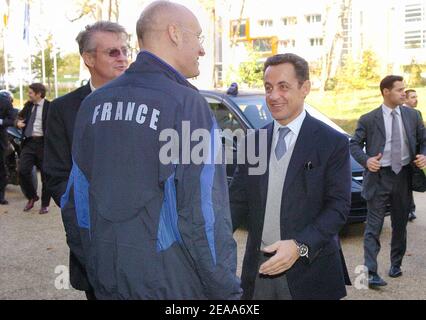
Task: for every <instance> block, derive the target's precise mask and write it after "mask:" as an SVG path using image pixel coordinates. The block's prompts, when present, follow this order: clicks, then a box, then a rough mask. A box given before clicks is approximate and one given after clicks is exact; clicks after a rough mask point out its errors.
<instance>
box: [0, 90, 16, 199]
mask: <svg viewBox="0 0 426 320" xmlns="http://www.w3.org/2000/svg"><path fill="white" fill-rule="evenodd" d="M12 103H13V96H12V93H10V92H9V91H6V90H1V91H0V205H7V204H9V202H8V201H7V200H6V199H5V189H6V185H7V175H6V168H5V156H6V151H7V131H6V129H7V127H9V126H13V125H14V120H15V119H14V116H13V105H12Z"/></svg>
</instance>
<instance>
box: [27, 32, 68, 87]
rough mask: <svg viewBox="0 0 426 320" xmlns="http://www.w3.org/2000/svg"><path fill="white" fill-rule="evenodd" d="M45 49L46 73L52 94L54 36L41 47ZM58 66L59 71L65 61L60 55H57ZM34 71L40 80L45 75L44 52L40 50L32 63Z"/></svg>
mask: <svg viewBox="0 0 426 320" xmlns="http://www.w3.org/2000/svg"><path fill="white" fill-rule="evenodd" d="M40 47H42V48H44V57H45V72H46V78H47V87H48V90H49V93H50V92H51V88H52V81H53V77H54V66H53V63H54V62H53V59H52V55H53V51H54V50H53V49H54V48H53V42H52V35H51V34H50V35H48V36H47V38H46V40H45V42H44V44H43V45H42V46H40ZM57 55H58V56H57V66H58V69H59V68H61V67H62V64H63V59H61V57H60V55H59V54H58V53H57ZM31 66H32V69H33V71H34V72H35V74H36V75H37V77H38V78H39V79H41V78H42V75H43V69H42V68H43V63H42V51H41V50H40V51H39V52H38V53H37V54H36V55H35V56H34V59H33V61H32V64H31Z"/></svg>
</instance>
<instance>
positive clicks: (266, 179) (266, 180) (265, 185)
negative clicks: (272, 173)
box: [257, 122, 274, 208]
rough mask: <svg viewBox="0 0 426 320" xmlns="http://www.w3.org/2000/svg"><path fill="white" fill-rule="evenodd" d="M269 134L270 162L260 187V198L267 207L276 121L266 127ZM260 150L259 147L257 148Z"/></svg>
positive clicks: (263, 205) (261, 179) (264, 206)
mask: <svg viewBox="0 0 426 320" xmlns="http://www.w3.org/2000/svg"><path fill="white" fill-rule="evenodd" d="M264 129H266V130H267V136H268V153H267V155H268V163H267V164H266V168H267V169H266V172H265V174H263V175H261V176H260V180H259V187H260V190H259V192H260V198H261V201H262V208H266V199H267V195H268V184H269V162H270V159H271V149H272V137H273V135H274V122H272V123H271V124H270V125H268V126H267V127H266V128H264ZM257 152H259V148H258V150H257Z"/></svg>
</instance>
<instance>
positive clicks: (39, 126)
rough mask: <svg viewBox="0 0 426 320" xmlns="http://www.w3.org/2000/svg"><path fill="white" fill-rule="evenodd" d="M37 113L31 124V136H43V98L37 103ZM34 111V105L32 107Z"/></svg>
mask: <svg viewBox="0 0 426 320" xmlns="http://www.w3.org/2000/svg"><path fill="white" fill-rule="evenodd" d="M37 105H38V107H37V113H36V117H35V120H34V126H33V137H43V106H44V99H42V100H41V101H40V102H39V103H37ZM33 112H34V107H33Z"/></svg>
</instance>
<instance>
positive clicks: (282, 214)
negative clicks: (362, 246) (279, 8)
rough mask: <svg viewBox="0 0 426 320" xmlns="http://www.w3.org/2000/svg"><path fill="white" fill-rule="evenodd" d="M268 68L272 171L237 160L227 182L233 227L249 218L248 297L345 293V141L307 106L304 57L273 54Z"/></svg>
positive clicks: (331, 296) (328, 296) (330, 296)
mask: <svg viewBox="0 0 426 320" xmlns="http://www.w3.org/2000/svg"><path fill="white" fill-rule="evenodd" d="M264 70H265V75H264V85H265V91H266V101H267V104H268V107H269V110H270V111H271V114H272V116H273V118H274V122H273V123H271V124H269V125H268V126H266V127H265V128H264V129H266V130H267V136H268V170H267V172H266V173H265V174H263V175H260V176H255V175H250V174H249V173H248V172H249V171H248V169H249V167H250V166H249V165H248V164H244V165H239V166H238V169H237V171H236V173H235V175H234V179H233V181H232V184H231V187H230V188H231V189H230V198H231V212H232V220H233V223H234V225H233V226H234V229H236V228H237V227H238V226H239V225H240V224H241V222H242V221H248V233H249V234H248V242H247V247H246V254H245V259H244V264H243V271H242V287H243V290H244V298H246V299H261V300H263V299H270V300H291V299H295V300H300V299H302V300H306V299H340V298H343V297H344V296H345V295H346V289H345V280H344V279H345V278H344V274H345V271H346V270H345V268H343V267H342V265H343V261H342V257H341V255H340V247H339V242H338V239H337V235H338V233H339V230H340V229H341V227H342V226H343V225H344V224H345V222H346V219H347V216H348V214H349V209H350V196H351V172H350V160H349V146H348V140H347V138H346V137H345V136H344V135H342V134H340V133H338V132H337V131H335V130H334V129H332V128H330V127H328V126H327V125H325V124H324V123H323V122H321V121H319V120H316V119H315V118H313V117H311V116H310V115H309V114H308V113H307V112H306V111H305V109H304V100H305V98H306V96H307V95H308V94H309V91H310V87H311V84H310V81H309V67H308V63H307V62H306V61H305V60H304V59H303V58H301V57H299V56H297V55H294V54H280V55H276V56H273V57H271V58H269V59H268V60H267V61H266V63H265V69H264ZM256 134H257V135H258V134H259V133H256ZM246 149H247V148H246ZM258 149H259V146H256V150H258Z"/></svg>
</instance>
